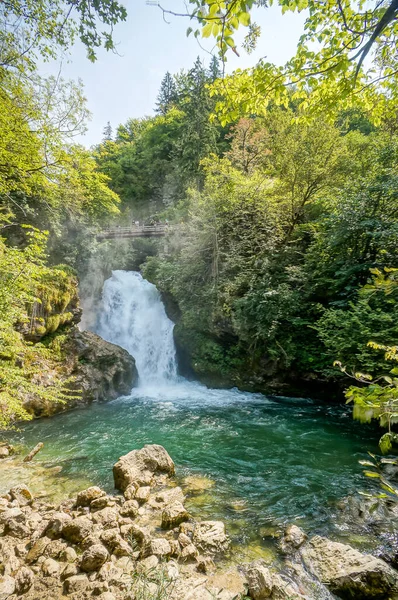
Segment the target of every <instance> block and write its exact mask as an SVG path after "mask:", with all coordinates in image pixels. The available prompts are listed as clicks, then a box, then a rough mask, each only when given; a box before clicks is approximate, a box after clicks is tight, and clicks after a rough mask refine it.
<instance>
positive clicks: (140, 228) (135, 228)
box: [97, 225, 168, 237]
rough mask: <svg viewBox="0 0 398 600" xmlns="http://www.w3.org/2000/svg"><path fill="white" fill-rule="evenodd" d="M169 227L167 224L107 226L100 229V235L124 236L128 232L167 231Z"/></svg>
mask: <svg viewBox="0 0 398 600" xmlns="http://www.w3.org/2000/svg"><path fill="white" fill-rule="evenodd" d="M167 229H168V226H167V225H131V226H130V227H105V228H104V229H102V231H100V232H99V233H98V234H97V236H98V237H107V236H109V235H111V236H118V235H120V236H123V235H128V234H140V233H143V234H145V233H165V232H166V231H167Z"/></svg>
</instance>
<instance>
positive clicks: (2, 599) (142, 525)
mask: <svg viewBox="0 0 398 600" xmlns="http://www.w3.org/2000/svg"><path fill="white" fill-rule="evenodd" d="M174 474H175V466H174V463H173V460H172V459H171V457H170V456H169V454H168V453H167V451H166V450H165V449H164V448H163V447H162V446H158V445H151V446H145V447H144V448H142V449H140V450H133V451H132V452H130V453H128V454H127V455H125V456H123V457H121V458H120V460H119V461H118V462H117V463H116V464H115V465H114V468H113V475H114V481H115V487H116V488H117V489H118V491H119V493H118V494H115V495H109V494H106V493H105V492H104V491H103V490H101V489H100V488H99V487H89V488H87V489H85V490H82V491H80V492H79V493H78V494H77V495H76V496H74V497H73V498H68V499H66V500H64V501H63V502H61V503H60V504H59V505H54V504H49V503H47V502H41V501H40V500H38V499H35V498H34V497H33V495H32V493H31V492H30V491H29V489H28V487H27V486H25V485H19V486H15V487H12V488H11V489H10V491H9V493H8V494H6V495H4V496H3V497H1V498H0V561H1V577H0V600H17V599H19V598H24V599H26V600H38V599H39V598H40V599H41V600H50V599H51V600H61V599H65V598H70V599H71V600H86V599H89V598H97V599H99V600H166V599H170V600H214V599H218V600H238V599H244V598H252V600H264V599H268V598H269V599H271V600H312V599H329V598H336V597H337V598H343V599H346V598H355V599H358V600H361V599H362V600H365V599H374V600H378V599H379V600H382V599H386V600H387V599H388V598H398V572H397V571H396V570H394V569H393V568H392V567H391V566H390V565H389V564H387V563H386V562H385V561H383V560H381V559H380V558H377V557H374V556H372V555H369V554H363V553H361V552H359V551H358V550H356V549H354V548H352V547H350V546H348V545H346V544H341V543H337V542H333V541H331V540H329V539H327V538H324V537H320V536H314V537H312V538H311V539H308V538H307V536H306V535H305V533H304V532H303V531H302V530H301V529H299V528H298V527H296V526H295V525H292V526H290V527H288V528H287V529H286V531H285V534H284V536H283V537H282V539H281V540H280V542H279V551H280V560H279V561H278V564H277V566H276V565H275V564H274V565H270V564H267V563H266V562H265V561H264V560H258V561H254V562H251V563H247V564H235V565H233V560H232V561H231V556H229V554H230V540H229V537H228V534H227V532H226V529H225V526H224V523H223V522H221V521H201V520H199V519H197V518H196V519H193V518H192V517H191V515H190V514H189V513H188V511H187V510H186V508H185V506H184V502H185V496H184V493H183V491H182V489H181V488H180V487H178V486H176V482H175V479H174ZM228 557H229V561H228V562H227V561H226V558H228ZM232 559H233V557H232Z"/></svg>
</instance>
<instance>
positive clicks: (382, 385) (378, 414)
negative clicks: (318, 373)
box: [335, 268, 398, 454]
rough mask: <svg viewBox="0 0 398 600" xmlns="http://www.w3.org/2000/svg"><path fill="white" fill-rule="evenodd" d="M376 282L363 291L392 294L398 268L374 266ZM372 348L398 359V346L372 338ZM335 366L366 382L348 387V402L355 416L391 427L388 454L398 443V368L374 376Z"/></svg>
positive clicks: (385, 445)
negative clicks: (382, 269) (375, 267)
mask: <svg viewBox="0 0 398 600" xmlns="http://www.w3.org/2000/svg"><path fill="white" fill-rule="evenodd" d="M372 273H373V276H374V277H373V280H372V283H370V284H367V285H366V286H364V287H363V288H362V290H361V292H362V294H375V293H378V292H380V291H381V292H382V293H384V294H385V295H391V294H392V293H393V292H394V291H396V290H397V289H398V269H387V268H385V269H384V273H382V272H381V271H379V270H378V269H372ZM367 346H368V347H370V348H372V349H373V350H375V351H380V350H382V351H383V352H384V359H385V361H387V362H389V361H393V362H398V346H388V345H385V344H379V343H377V342H374V341H370V342H368V344H367ZM335 365H336V366H338V367H340V369H341V371H342V372H343V373H345V374H346V375H348V376H349V377H352V378H354V379H355V380H356V381H358V382H360V383H361V384H362V385H361V386H360V387H359V386H351V387H349V388H348V390H346V392H345V397H346V400H347V404H348V403H350V402H353V403H354V410H353V416H354V419H358V420H359V421H361V422H362V423H369V422H370V421H371V420H372V419H378V421H379V423H380V426H381V427H383V428H386V429H387V433H385V434H384V435H382V437H381V438H380V440H379V446H380V450H381V451H382V453H383V454H386V453H387V452H389V451H390V450H391V449H392V445H393V443H394V442H395V443H396V442H398V433H395V432H394V431H393V426H394V425H395V424H396V423H398V367H394V368H393V369H391V370H390V372H389V373H388V374H382V375H379V376H377V377H376V378H374V377H373V376H372V375H370V374H368V373H360V372H354V373H353V374H350V373H348V372H347V369H346V367H344V366H343V365H342V364H341V362H340V361H336V362H335Z"/></svg>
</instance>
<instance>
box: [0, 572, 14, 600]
mask: <svg viewBox="0 0 398 600" xmlns="http://www.w3.org/2000/svg"><path fill="white" fill-rule="evenodd" d="M14 592H15V579H14V577H10V575H3V577H0V600H7V598H9V597H10V596H12V594H13V593H14Z"/></svg>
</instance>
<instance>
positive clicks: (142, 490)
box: [135, 485, 151, 504]
mask: <svg viewBox="0 0 398 600" xmlns="http://www.w3.org/2000/svg"><path fill="white" fill-rule="evenodd" d="M150 495H151V488H150V487H149V485H145V486H142V487H139V488H138V490H137V491H136V493H135V499H136V501H137V502H139V503H140V504H145V502H148V500H149V497H150Z"/></svg>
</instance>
